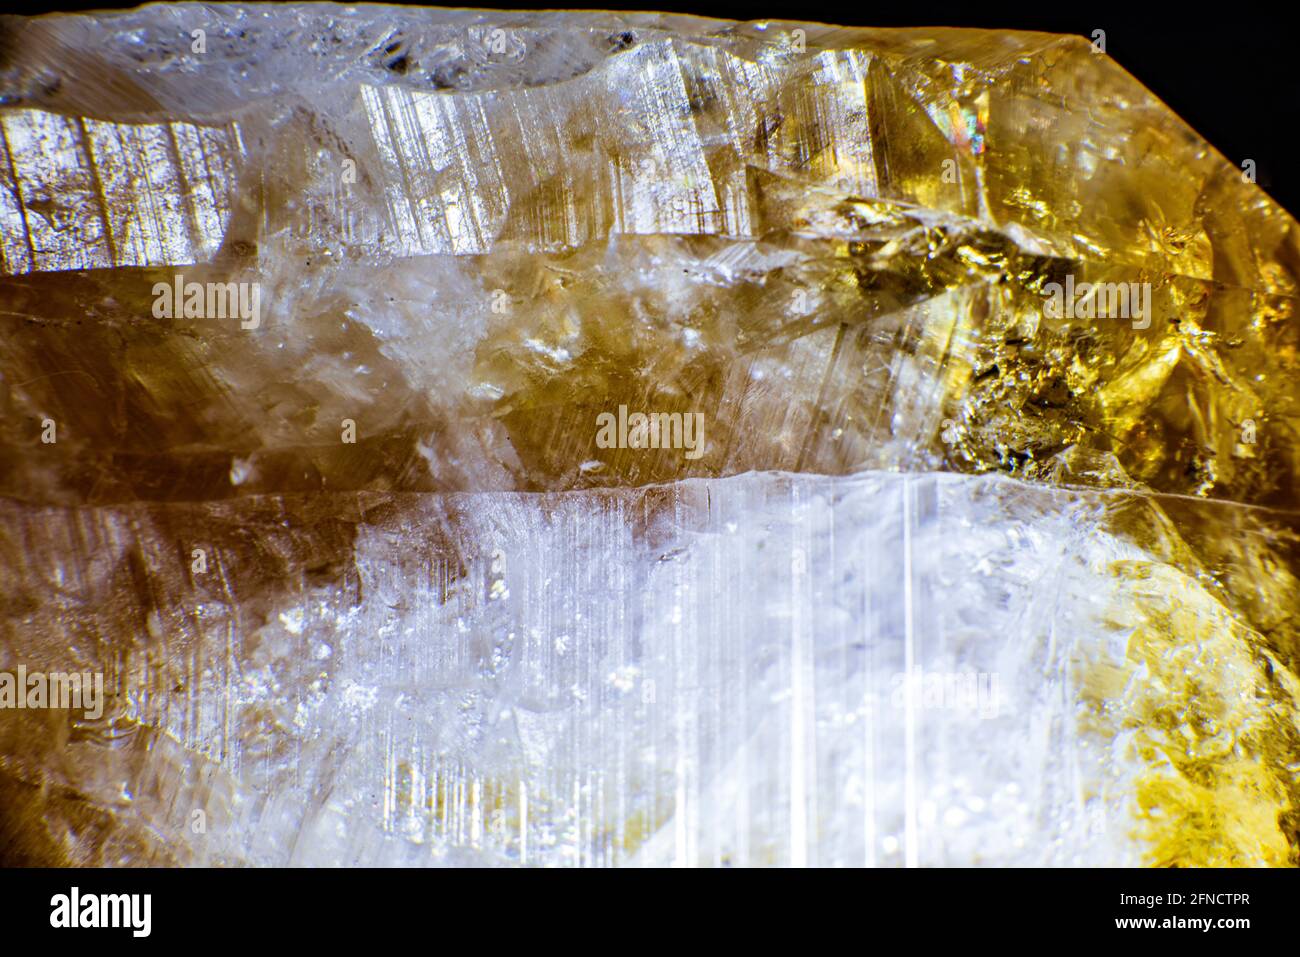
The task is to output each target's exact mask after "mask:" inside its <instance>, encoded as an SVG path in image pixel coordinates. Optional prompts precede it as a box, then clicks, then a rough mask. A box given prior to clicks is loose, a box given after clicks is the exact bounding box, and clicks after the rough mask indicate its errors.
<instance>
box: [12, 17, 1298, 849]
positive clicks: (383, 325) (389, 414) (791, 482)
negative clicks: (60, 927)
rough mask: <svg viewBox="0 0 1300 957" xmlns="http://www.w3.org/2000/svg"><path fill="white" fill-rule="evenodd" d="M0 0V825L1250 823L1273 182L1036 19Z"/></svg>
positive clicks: (908, 829) (901, 839) (1256, 809)
mask: <svg viewBox="0 0 1300 957" xmlns="http://www.w3.org/2000/svg"><path fill="white" fill-rule="evenodd" d="M0 29H2V31H3V32H0V144H2V145H3V147H4V151H3V154H0V322H3V324H4V332H3V335H0V408H2V409H3V416H2V417H0V496H2V497H0V563H2V566H0V567H2V568H3V571H4V574H3V575H0V602H3V610H4V614H3V616H2V618H0V621H2V622H3V624H2V626H0V627H2V629H3V630H0V669H3V670H4V671H5V672H6V673H14V674H17V672H18V669H19V668H22V669H23V672H22V673H23V675H24V676H25V678H24V682H27V681H30V680H33V679H32V677H31V676H33V675H43V676H50V675H60V674H73V673H75V674H78V675H80V674H86V675H96V676H102V679H103V687H104V689H105V695H106V699H107V700H106V701H105V702H102V704H103V707H102V709H101V710H102V713H99V712H98V711H97V710H96V709H94V708H82V709H78V708H75V707H50V706H48V705H46V706H41V707H37V708H30V707H0V859H2V860H3V861H4V862H5V863H88V864H89V863H93V864H111V865H129V864H157V863H169V864H170V863H175V864H289V863H292V864H342V863H365V864H458V863H475V864H478V863H513V864H528V865H533V864H543V865H546V864H558V865H611V864H664V863H678V864H711V865H720V864H728V863H730V864H742V865H752V864H810V865H812V864H819V865H829V864H860V865H861V864H865V865H873V864H881V865H918V864H919V865H926V864H1062V865H1067V864H1179V865H1189V864H1268V865H1295V864H1297V862H1298V860H1300V858H1298V856H1297V855H1298V853H1300V678H1298V677H1297V676H1298V675H1300V617H1298V611H1300V608H1298V601H1300V583H1298V582H1297V579H1296V575H1297V574H1298V573H1300V507H1298V502H1297V498H1298V496H1297V492H1298V491H1300V436H1297V428H1300V407H1298V405H1297V399H1298V393H1297V390H1298V389H1300V377H1298V376H1297V366H1298V364H1300V359H1298V357H1297V344H1298V343H1300V327H1298V326H1297V323H1296V321H1295V317H1294V315H1293V312H1294V304H1295V300H1296V296H1297V292H1298V290H1297V282H1298V280H1300V235H1298V234H1297V230H1296V223H1295V220H1294V219H1293V218H1292V217H1291V216H1290V215H1289V214H1287V213H1286V212H1285V211H1283V210H1282V209H1281V208H1279V207H1278V206H1277V205H1276V204H1275V203H1273V202H1272V201H1271V200H1270V199H1269V198H1268V196H1267V195H1265V194H1264V193H1263V192H1262V191H1261V190H1259V189H1258V188H1257V187H1256V186H1255V185H1254V184H1253V183H1250V182H1248V181H1246V180H1245V179H1243V176H1242V173H1241V170H1239V169H1238V168H1236V167H1234V166H1233V164H1231V163H1229V162H1228V161H1227V160H1225V159H1224V158H1223V157H1222V156H1220V155H1219V154H1218V153H1216V152H1215V151H1214V150H1213V149H1212V148H1211V147H1210V146H1209V145H1207V144H1206V143H1205V142H1204V141H1203V140H1202V139H1201V138H1200V137H1199V136H1198V135H1197V134H1196V133H1194V132H1193V131H1192V130H1191V129H1189V128H1188V127H1187V126H1186V125H1185V124H1184V123H1183V122H1182V121H1181V120H1179V119H1178V118H1177V117H1176V116H1174V115H1173V114H1172V113H1171V112H1170V111H1169V110H1168V109H1167V108H1166V107H1165V106H1164V105H1163V104H1161V103H1160V102H1159V101H1158V100H1156V99H1155V98H1154V97H1153V96H1152V95H1151V94H1150V93H1148V92H1147V91H1146V90H1145V89H1143V88H1142V87H1141V85H1140V84H1138V83H1137V82H1136V81H1135V80H1134V79H1133V78H1132V77H1131V76H1129V75H1128V74H1127V73H1125V72H1124V70H1123V69H1121V68H1120V67H1119V66H1118V65H1117V64H1116V63H1114V62H1113V61H1112V60H1110V59H1109V58H1108V57H1106V56H1105V55H1104V54H1101V53H1099V52H1098V51H1097V50H1096V49H1095V48H1094V47H1093V46H1092V45H1090V44H1088V43H1087V42H1086V41H1084V40H1082V39H1080V38H1077V37H1075V38H1071V37H1059V36H1051V35H1045V34H1035V33H1016V32H1001V31H972V30H945V29H926V30H919V29H918V30H875V29H840V28H833V27H827V26H821V25H816V24H798V23H777V22H757V23H732V22H724V21H717V20H705V19H699V18H693V17H681V16H670V15H655V14H612V13H610V14H606V13H590V12H588V13H557V12H548V13H497V12H487V11H458V10H452V11H449V10H434V9H429V10H421V9H409V8H395V7H382V6H366V5H362V6H348V7H344V6H334V5H330V4H309V5H265V6H262V5H256V4H249V5H206V4H204V5H199V4H160V5H153V6H149V7H145V8H141V9H140V10H137V11H132V12H126V13H106V14H99V15H77V16H50V17H42V18H36V19H30V20H22V19H15V18H10V19H6V20H5V21H4V22H3V26H2V28H0ZM2 703H3V702H0V704H2Z"/></svg>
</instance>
